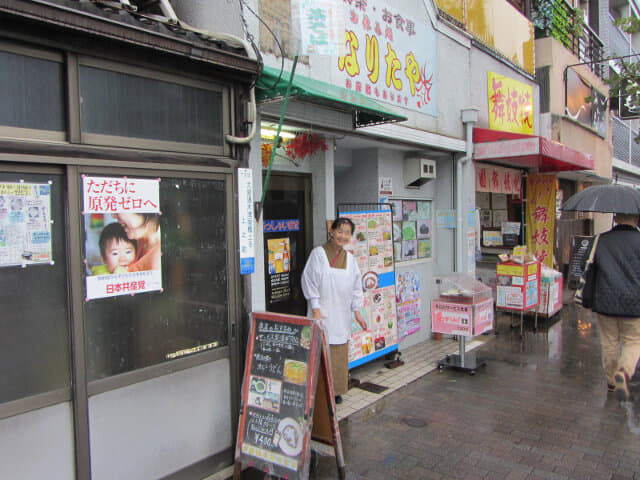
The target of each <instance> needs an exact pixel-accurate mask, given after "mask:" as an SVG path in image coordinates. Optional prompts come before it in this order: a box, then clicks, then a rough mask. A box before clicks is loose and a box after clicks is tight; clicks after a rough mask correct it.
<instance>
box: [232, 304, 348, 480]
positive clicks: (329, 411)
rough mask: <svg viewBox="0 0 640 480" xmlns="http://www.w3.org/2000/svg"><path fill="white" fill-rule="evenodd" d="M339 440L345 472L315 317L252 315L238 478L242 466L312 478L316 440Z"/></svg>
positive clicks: (340, 463)
mask: <svg viewBox="0 0 640 480" xmlns="http://www.w3.org/2000/svg"><path fill="white" fill-rule="evenodd" d="M312 438H313V439H314V440H317V441H319V442H322V443H325V444H327V445H330V446H333V448H334V452H335V457H336V462H337V467H338V475H339V478H340V479H344V478H345V466H344V457H343V454H342V443H341V440H340V430H339V428H338V419H337V417H336V406H335V401H334V396H333V384H332V381H331V369H330V368H329V357H328V351H327V347H326V342H325V341H324V332H323V330H322V329H321V328H320V327H319V326H318V324H317V322H316V321H315V320H314V319H312V318H307V317H300V316H297V315H281V314H277V313H266V312H255V313H253V314H252V315H251V326H250V330H249V340H248V342H247V356H246V360H245V370H244V378H243V380H242V398H241V405H240V418H239V420H238V437H237V441H236V454H235V468H234V473H233V478H234V480H240V479H241V478H242V468H243V466H251V467H253V468H257V469H259V470H262V471H263V472H265V473H267V474H268V475H270V476H272V477H276V478H283V479H286V480H297V479H301V480H304V479H308V478H309V463H310V459H311V439H312Z"/></svg>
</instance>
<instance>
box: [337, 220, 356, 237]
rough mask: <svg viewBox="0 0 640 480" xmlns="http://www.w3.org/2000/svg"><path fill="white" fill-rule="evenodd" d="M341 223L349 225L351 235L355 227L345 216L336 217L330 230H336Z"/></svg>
mask: <svg viewBox="0 0 640 480" xmlns="http://www.w3.org/2000/svg"><path fill="white" fill-rule="evenodd" d="M341 225H349V228H351V234H352V235H353V231H354V230H355V229H356V226H355V225H354V224H353V222H352V221H351V219H350V218H347V217H338V218H336V219H335V220H334V221H333V223H332V224H331V230H337V229H338V228H340V226H341Z"/></svg>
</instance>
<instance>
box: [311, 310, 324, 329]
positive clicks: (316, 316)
mask: <svg viewBox="0 0 640 480" xmlns="http://www.w3.org/2000/svg"><path fill="white" fill-rule="evenodd" d="M311 313H312V314H313V318H314V319H316V320H317V321H318V323H319V324H320V325H322V311H321V310H320V309H319V308H314V309H312V310H311Z"/></svg>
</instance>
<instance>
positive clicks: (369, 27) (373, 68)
mask: <svg viewBox="0 0 640 480" xmlns="http://www.w3.org/2000/svg"><path fill="white" fill-rule="evenodd" d="M343 5H344V8H345V10H344V15H345V52H344V55H342V56H340V57H338V61H337V65H336V67H337V71H336V73H337V74H338V76H337V77H336V78H339V79H340V80H339V83H338V85H340V86H344V87H346V88H347V89H350V90H355V91H356V92H359V93H362V94H364V95H366V96H367V97H370V98H372V99H373V100H376V101H381V102H385V103H390V104H393V105H395V106H398V107H403V108H407V109H410V110H413V111H417V112H421V113H426V114H429V115H432V116H434V117H437V116H438V110H437V98H436V93H437V82H436V77H437V75H436V70H435V69H436V65H437V59H436V35H435V31H434V29H433V27H432V26H431V23H430V22H429V21H428V20H425V19H426V18H427V17H426V12H425V11H424V8H422V9H420V10H422V12H412V13H410V14H406V13H405V12H402V11H401V10H400V9H398V8H397V7H395V6H393V7H392V6H390V5H388V4H386V3H383V2H381V1H379V0H368V1H363V0H343Z"/></svg>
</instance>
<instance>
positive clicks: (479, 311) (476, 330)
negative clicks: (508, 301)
mask: <svg viewBox="0 0 640 480" xmlns="http://www.w3.org/2000/svg"><path fill="white" fill-rule="evenodd" d="M474 307H475V316H474V319H473V334H474V335H481V334H483V333H484V332H488V331H489V330H491V329H492V328H493V299H492V298H489V299H487V300H485V301H484V302H480V303H477V304H475V305H474Z"/></svg>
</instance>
